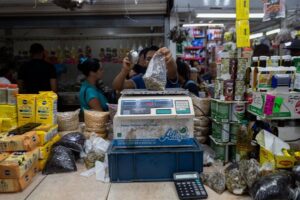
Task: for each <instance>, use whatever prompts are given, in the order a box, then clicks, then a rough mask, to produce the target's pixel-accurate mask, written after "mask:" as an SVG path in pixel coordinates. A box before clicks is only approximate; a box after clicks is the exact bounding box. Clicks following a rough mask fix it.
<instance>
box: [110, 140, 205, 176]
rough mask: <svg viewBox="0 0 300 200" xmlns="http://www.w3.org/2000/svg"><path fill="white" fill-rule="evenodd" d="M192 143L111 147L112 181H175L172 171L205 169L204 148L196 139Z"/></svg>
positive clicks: (198, 170) (200, 170)
mask: <svg viewBox="0 0 300 200" xmlns="http://www.w3.org/2000/svg"><path fill="white" fill-rule="evenodd" d="M193 141H194V144H193V146H191V147H176V148H175V147H172V148H171V147H170V148H168V147H163V148H137V149H136V148H127V149H125V148H119V147H115V146H114V145H113V143H112V144H111V146H110V147H109V149H108V163H109V176H110V181H111V182H145V181H172V180H173V173H175V172H186V171H197V172H199V173H201V172H202V171H203V151H202V148H201V145H200V144H199V143H198V142H197V141H196V140H195V139H193Z"/></svg>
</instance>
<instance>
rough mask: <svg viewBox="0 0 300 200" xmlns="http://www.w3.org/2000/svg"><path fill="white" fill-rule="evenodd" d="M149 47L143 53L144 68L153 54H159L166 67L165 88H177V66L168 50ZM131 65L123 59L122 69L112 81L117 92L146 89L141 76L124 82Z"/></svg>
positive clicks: (127, 60) (126, 59) (126, 58)
mask: <svg viewBox="0 0 300 200" xmlns="http://www.w3.org/2000/svg"><path fill="white" fill-rule="evenodd" d="M156 50H157V48H156V49H155V48H154V47H151V48H149V49H148V51H147V52H146V53H145V60H146V67H148V65H149V63H150V60H151V59H152V57H153V56H154V54H155V53H160V54H162V55H163V56H164V57H165V62H166V67H167V84H166V87H167V88H177V87H180V86H179V84H178V78H177V66H176V62H175V60H174V59H173V57H172V54H171V52H170V50H169V49H167V48H166V47H163V48H160V49H158V50H157V51H156ZM130 70H131V63H130V61H129V59H128V57H125V58H124V59H123V67H122V69H121V71H120V73H119V74H118V75H117V76H116V78H115V79H114V81H113V88H114V89H115V90H117V91H122V90H123V89H146V86H145V82H144V80H143V74H140V75H137V76H134V77H133V78H131V79H129V80H126V76H127V75H128V74H129V73H130Z"/></svg>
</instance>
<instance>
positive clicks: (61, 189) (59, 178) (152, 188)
mask: <svg viewBox="0 0 300 200" xmlns="http://www.w3.org/2000/svg"><path fill="white" fill-rule="evenodd" d="M84 170H85V168H84V166H83V165H80V164H79V165H78V171H77V172H74V173H64V174H54V175H48V176H44V175H38V176H36V177H35V178H34V181H33V183H32V184H31V185H30V186H29V187H27V188H26V189H25V190H24V191H23V192H20V193H15V194H0V199H3V200H4V199H5V200H60V199H61V200H85V199H87V200H104V199H108V200H121V199H122V200H140V199H143V200H156V199H157V200H176V199H178V197H177V194H176V190H175V187H174V183H172V182H158V183H157V182H155V183H154V182H152V183H113V184H110V183H102V182H99V181H96V178H95V176H91V177H89V178H85V177H82V176H80V173H81V172H82V171H84ZM205 188H206V190H207V192H208V197H209V198H208V199H222V200H250V199H251V198H250V197H246V196H242V197H241V196H234V195H232V194H230V193H229V192H227V191H226V192H224V193H223V194H222V195H219V194H217V193H215V192H214V191H212V190H211V189H210V188H208V187H205Z"/></svg>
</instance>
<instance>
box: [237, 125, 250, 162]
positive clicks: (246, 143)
mask: <svg viewBox="0 0 300 200" xmlns="http://www.w3.org/2000/svg"><path fill="white" fill-rule="evenodd" d="M247 125H248V122H247V121H245V120H243V121H242V124H241V126H240V130H239V132H238V135H237V143H236V145H237V146H236V147H237V153H238V154H239V157H240V159H247V158H248V154H249V153H250V152H251V141H252V134H251V132H250V131H249V130H248V126H247Z"/></svg>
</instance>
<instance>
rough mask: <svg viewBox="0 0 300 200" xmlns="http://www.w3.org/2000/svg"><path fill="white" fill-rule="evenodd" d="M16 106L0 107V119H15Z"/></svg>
mask: <svg viewBox="0 0 300 200" xmlns="http://www.w3.org/2000/svg"><path fill="white" fill-rule="evenodd" d="M17 117H18V115H17V106H15V105H0V118H17Z"/></svg>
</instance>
